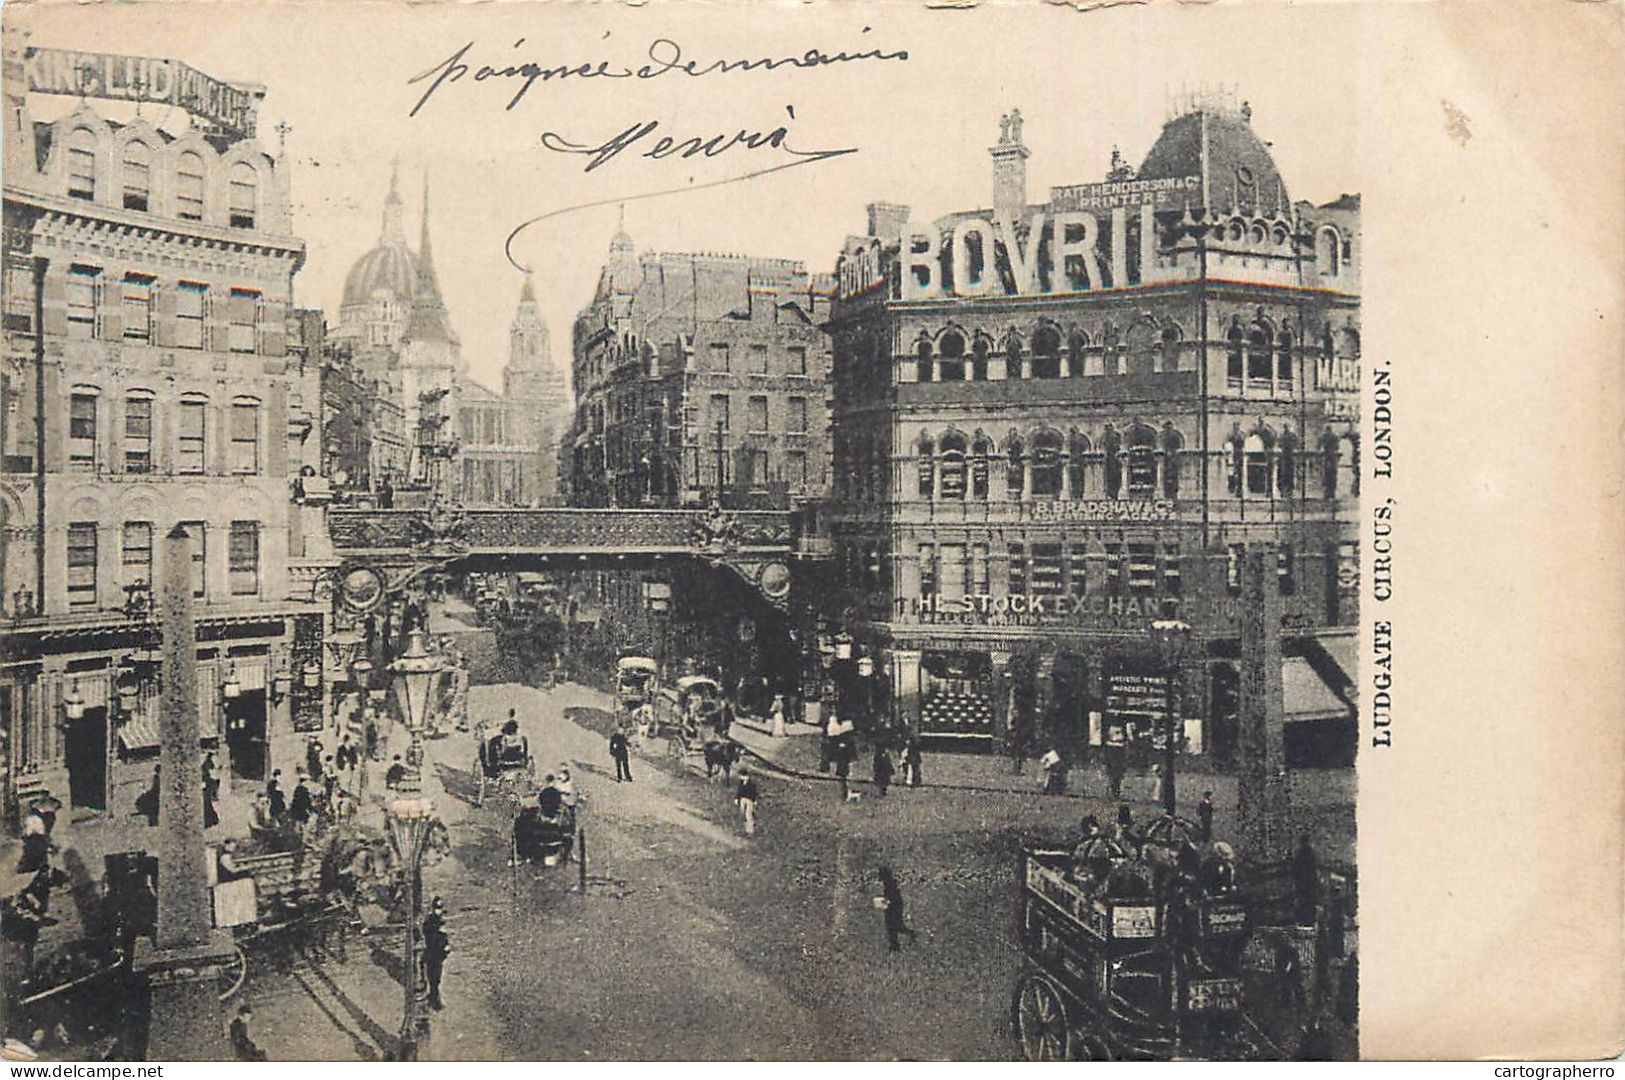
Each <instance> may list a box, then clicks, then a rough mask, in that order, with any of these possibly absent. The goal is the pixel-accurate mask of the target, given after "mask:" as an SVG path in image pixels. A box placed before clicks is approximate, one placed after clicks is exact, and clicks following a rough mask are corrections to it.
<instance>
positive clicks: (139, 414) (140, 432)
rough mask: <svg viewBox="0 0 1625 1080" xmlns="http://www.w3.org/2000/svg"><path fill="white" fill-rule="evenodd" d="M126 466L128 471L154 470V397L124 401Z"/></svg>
mask: <svg viewBox="0 0 1625 1080" xmlns="http://www.w3.org/2000/svg"><path fill="white" fill-rule="evenodd" d="M124 468H125V470H126V471H127V472H136V473H144V472H150V471H151V470H152V399H151V398H140V397H132V398H126V399H125V401H124Z"/></svg>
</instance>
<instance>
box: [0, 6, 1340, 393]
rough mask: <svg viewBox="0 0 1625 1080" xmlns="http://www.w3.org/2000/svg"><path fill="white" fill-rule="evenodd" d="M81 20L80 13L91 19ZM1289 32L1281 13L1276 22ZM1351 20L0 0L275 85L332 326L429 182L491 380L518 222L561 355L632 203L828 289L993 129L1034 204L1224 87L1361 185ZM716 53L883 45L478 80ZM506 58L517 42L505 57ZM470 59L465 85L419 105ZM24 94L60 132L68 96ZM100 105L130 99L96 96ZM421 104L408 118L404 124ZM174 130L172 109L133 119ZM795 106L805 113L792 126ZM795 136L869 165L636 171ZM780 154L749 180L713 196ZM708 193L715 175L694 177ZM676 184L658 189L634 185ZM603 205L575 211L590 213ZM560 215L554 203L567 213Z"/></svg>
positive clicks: (516, 278)
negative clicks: (872, 236) (838, 267)
mask: <svg viewBox="0 0 1625 1080" xmlns="http://www.w3.org/2000/svg"><path fill="white" fill-rule="evenodd" d="M91 12H94V15H93V17H92V16H91V14H90V13H91ZM1283 15H1290V17H1283ZM1347 16H1348V12H1347V10H1346V7H1345V6H1344V5H1335V4H1332V5H1319V6H1314V5H1311V6H1309V7H1297V8H1291V9H1284V10H1283V9H1273V8H1266V9H1264V10H1259V9H1258V8H1257V7H1253V6H1249V7H1247V8H1234V7H1223V6H1214V7H1211V8H1196V7H1192V6H1189V5H1173V6H1171V8H1167V9H1159V8H1156V7H1150V8H1147V7H1133V8H1112V9H1103V10H1096V11H1092V12H1086V13H1085V12H1079V11H1076V10H1073V9H1071V8H1066V7H1059V6H1038V5H1030V6H1027V5H1005V6H984V7H981V8H976V9H971V10H926V9H924V8H918V7H913V6H910V5H905V4H901V3H888V4H883V5H874V4H863V3H858V2H833V0H831V2H825V3H818V4H802V5H788V4H773V3H757V4H752V5H749V6H745V5H739V4H733V3H707V4H703V5H701V4H698V3H677V2H671V0H668V2H658V0H657V2H654V3H650V4H647V5H645V6H641V7H630V6H622V5H605V6H595V5H585V4H569V5H560V4H541V3H537V4H530V3H519V2H509V3H489V4H443V5H434V4H419V5H413V6H410V7H407V6H404V5H398V4H385V3H372V2H367V0H359V2H349V3H345V4H343V5H342V6H341V5H339V4H336V3H317V2H308V3H298V2H289V3H283V4H276V5H265V4H256V3H250V2H235V3H231V4H219V3H204V4H197V3H189V2H187V0H169V2H167V3H163V4H159V3H131V4H121V5H95V6H94V7H84V6H80V5H74V4H44V5H39V6H35V7H32V8H29V9H25V10H22V11H19V10H18V9H17V8H16V7H14V6H13V5H7V6H6V9H5V11H4V15H3V17H4V19H5V22H6V31H7V32H8V33H12V32H15V31H16V30H17V29H18V28H19V27H23V28H26V29H28V31H29V32H30V42H31V43H32V44H34V45H38V46H55V47H60V48H75V49H83V50H87V51H93V52H114V53H120V54H127V55H140V56H155V57H166V58H174V59H178V60H181V61H184V62H185V63H187V64H190V65H191V66H192V67H195V68H198V69H199V70H201V71H203V72H205V73H207V74H209V75H212V76H216V77H219V78H223V79H232V80H241V81H253V82H259V83H262V84H264V85H265V86H266V88H267V93H266V97H265V101H264V103H263V105H262V107H261V110H260V132H261V141H262V142H264V143H266V144H267V145H268V146H270V147H272V148H274V146H275V144H276V140H277V135H276V133H275V128H276V127H277V125H279V124H281V123H284V122H285V123H286V124H287V125H288V127H289V131H288V134H287V152H288V155H289V156H290V158H291V159H292V161H293V173H292V190H293V199H294V223H295V231H296V233H297V234H298V235H299V236H301V237H302V238H303V239H304V240H305V242H306V246H307V253H308V254H307V260H306V263H305V266H304V268H303V270H302V271H301V272H300V273H299V275H298V277H297V278H296V279H295V296H296V300H297V302H298V303H299V304H300V305H302V306H309V307H320V308H324V309H326V310H327V312H328V321H329V323H330V324H331V323H333V322H334V321H335V320H336V316H337V307H338V301H339V298H340V295H341V293H342V289H343V283H344V277H345V274H346V273H347V272H348V270H349V267H350V266H351V264H352V263H354V262H355V260H356V259H357V258H359V257H360V256H361V255H362V254H364V253H365V252H366V251H367V250H368V249H370V248H371V247H372V246H373V245H374V244H375V243H376V242H377V237H378V233H379V228H380V221H381V215H382V210H383V199H384V195H385V192H386V191H387V189H388V184H389V175H390V170H391V165H392V163H393V162H395V161H399V163H400V167H401V172H402V194H403V197H404V199H405V202H406V205H407V215H406V217H407V232H408V236H409V238H410V241H411V243H412V245H413V246H414V247H416V246H417V236H418V228H419V220H418V219H419V207H420V206H421V202H422V190H423V183H424V175H425V172H426V173H427V176H428V179H429V184H430V186H431V191H432V239H433V244H434V253H435V262H436V266H437V268H438V270H439V275H440V281H441V285H442V290H443V292H444V295H445V299H446V303H447V306H448V308H449V309H450V312H451V317H452V322H453V325H454V326H455V328H456V329H457V331H458V332H459V334H460V336H461V338H462V342H463V356H464V359H465V361H466V362H467V363H468V365H469V369H470V372H471V374H472V375H473V376H474V377H475V378H477V379H479V380H481V381H483V382H486V383H487V384H490V385H500V372H501V368H502V364H503V363H504V361H505V359H506V355H507V336H508V325H509V323H510V321H511V320H512V318H513V314H514V309H515V305H516V304H517V302H518V297H519V292H520V288H521V284H522V278H521V274H520V272H519V271H518V270H517V269H515V267H514V266H513V265H511V264H510V262H509V260H508V258H507V257H506V255H505V254H504V243H505V241H506V239H507V237H508V235H509V233H510V232H511V231H512V230H513V229H514V227H515V226H517V225H519V224H520V223H521V222H524V221H526V220H529V219H531V218H536V217H539V216H543V215H555V216H551V217H548V218H547V219H546V220H544V221H541V222H539V223H537V224H536V225H533V226H531V227H529V228H528V229H526V230H525V231H524V232H523V233H521V234H520V236H519V238H518V239H517V240H516V241H515V243H514V251H513V253H514V256H515V258H516V260H517V261H518V262H520V263H521V264H523V265H526V266H528V267H530V268H531V269H532V270H533V271H534V273H535V282H536V290H537V293H538V296H539V298H540V301H541V304H542V308H543V314H544V316H545V317H546V319H547V321H548V324H549V327H550V329H551V331H552V338H553V359H554V362H555V363H557V364H559V365H560V366H561V367H563V368H564V369H565V370H568V364H569V342H570V326H571V322H572V320H573V318H574V316H575V314H576V312H577V311H579V310H580V309H581V308H582V307H583V306H584V305H585V304H586V303H587V302H588V301H589V300H590V299H591V295H592V290H593V287H594V285H595V284H596V281H597V278H598V271H599V268H600V267H601V265H602V263H603V258H604V254H605V251H606V250H607V247H608V244H609V240H610V237H611V235H612V234H613V232H614V230H615V227H616V215H617V205H618V204H619V203H620V202H621V201H622V200H625V224H626V229H627V231H628V232H629V233H630V234H631V236H632V238H633V241H634V242H635V244H636V245H637V248H638V250H639V251H640V252H642V251H650V250H663V251H714V252H737V253H748V254H751V255H760V256H771V257H778V258H792V259H799V260H802V261H804V262H805V263H806V264H807V266H808V268H809V269H811V270H819V271H829V270H833V268H834V261H835V256H836V254H837V252H838V251H839V249H840V247H841V244H842V242H843V241H844V239H845V237H846V236H848V235H849V234H857V233H861V232H863V231H864V230H865V213H864V207H865V205H866V204H868V203H870V202H877V201H891V202H900V203H904V204H907V205H909V206H911V207H912V208H913V215H912V216H913V218H914V219H915V220H917V221H925V220H930V219H932V218H935V217H937V216H939V215H941V214H943V213H946V212H948V211H952V210H962V209H969V208H975V207H979V206H985V205H987V204H988V202H989V197H990V188H991V166H990V161H989V158H988V154H987V150H988V147H990V146H992V145H993V143H994V142H995V141H997V138H998V132H999V118H1000V116H1001V115H1002V114H1003V113H1005V112H1007V111H1008V110H1009V109H1010V108H1012V107H1019V108H1020V110H1021V112H1022V115H1023V117H1024V118H1025V139H1026V143H1027V145H1028V147H1029V148H1030V149H1031V151H1032V156H1031V158H1030V160H1029V161H1028V196H1029V200H1030V201H1039V200H1041V199H1042V198H1043V197H1044V195H1045V193H1046V192H1047V190H1048V188H1049V187H1050V186H1052V185H1056V184H1067V183H1082V182H1088V181H1095V180H1100V179H1102V178H1103V176H1104V173H1105V171H1106V167H1107V164H1108V161H1109V158H1110V154H1111V150H1112V147H1113V146H1114V145H1115V146H1120V147H1121V148H1122V150H1123V153H1124V155H1125V157H1126V158H1127V159H1128V160H1129V162H1130V163H1131V164H1136V165H1137V164H1138V163H1139V161H1140V159H1141V158H1142V157H1143V156H1144V154H1145V152H1146V151H1147V150H1149V149H1150V147H1151V145H1152V143H1153V142H1154V141H1155V139H1156V137H1157V134H1158V132H1159V131H1160V130H1161V125H1162V124H1163V122H1164V121H1165V120H1167V119H1168V118H1169V108H1170V103H1171V102H1172V101H1173V100H1174V99H1175V98H1176V97H1177V96H1178V94H1179V93H1180V92H1181V90H1182V88H1189V89H1194V88H1196V87H1197V86H1199V85H1204V84H1205V85H1210V86H1218V85H1223V86H1226V87H1234V88H1235V90H1236V92H1237V93H1238V94H1239V96H1240V97H1241V98H1242V99H1245V100H1247V101H1248V102H1249V103H1250V104H1251V106H1252V109H1253V126H1254V128H1255V130H1257V131H1258V133H1259V134H1260V136H1261V137H1262V138H1263V139H1265V140H1266V141H1268V142H1270V143H1271V144H1272V152H1273V153H1274V155H1275V158H1276V163H1277V166H1278V167H1279V169H1280V171H1281V173H1282V174H1283V176H1284V177H1285V178H1286V183H1287V187H1288V191H1289V193H1290V194H1291V196H1292V197H1293V198H1294V199H1303V198H1307V199H1310V200H1312V201H1314V202H1325V201H1328V200H1330V199H1334V198H1336V197H1337V196H1338V195H1340V194H1342V193H1344V192H1355V191H1359V190H1360V178H1359V177H1358V176H1356V175H1354V174H1353V170H1354V168H1355V163H1356V162H1357V161H1358V160H1359V158H1360V155H1359V153H1358V145H1357V144H1358V139H1359V126H1360V125H1359V116H1358V115H1357V114H1358V103H1359V101H1360V98H1361V93H1360V85H1359V69H1360V65H1359V55H1360V35H1359V26H1358V21H1357V20H1353V19H1350V18H1348V17H1347ZM658 42H669V43H675V45H672V44H653V47H654V48H655V50H656V55H669V52H667V53H665V54H662V53H661V52H660V50H670V49H672V48H673V47H675V48H677V49H680V51H681V55H682V58H683V59H684V60H685V61H686V60H690V59H692V60H698V61H700V62H701V64H702V66H703V65H708V64H710V63H711V62H712V61H713V60H720V59H744V58H750V59H755V58H760V57H781V56H792V55H795V56H800V55H803V54H804V53H805V52H806V51H807V50H808V49H815V48H816V49H819V50H821V51H822V52H824V53H826V54H834V53H838V52H841V51H843V50H844V51H846V52H848V53H862V52H865V51H868V50H873V49H878V50H881V51H882V52H885V53H894V52H897V51H906V52H907V54H908V56H907V59H906V60H903V59H895V60H855V61H850V62H845V63H839V64H830V65H825V66H820V67H817V68H811V69H803V68H797V67H792V66H781V67H779V68H778V69H776V70H773V71H765V70H758V71H749V72H729V73H713V74H710V75H706V76H704V77H698V78H696V77H692V76H689V75H686V74H683V73H681V72H667V73H666V74H664V75H661V76H659V77H656V78H649V79H637V78H631V79H610V78H596V79H583V78H580V77H574V78H566V79H550V80H539V81H536V82H534V83H533V84H532V85H531V87H530V89H529V90H528V91H527V92H526V94H525V95H524V96H523V97H522V98H521V100H520V101H519V102H518V103H517V104H516V105H515V106H514V107H512V108H507V107H506V106H507V105H508V103H509V100H510V98H511V97H512V95H513V93H514V91H516V90H517V89H518V85H517V80H514V79H508V78H491V79H487V80H484V81H476V78H475V75H476V74H477V72H478V69H479V67H480V65H482V64H486V63H489V64H491V65H493V66H503V65H508V64H511V63H513V62H515V61H519V62H523V61H533V62H536V63H538V64H541V65H542V66H545V67H553V66H555V65H563V64H569V65H579V64H584V63H590V64H593V65H596V64H598V63H599V62H600V61H607V62H608V67H609V69H611V70H615V69H627V68H631V69H636V68H637V67H639V66H640V65H648V64H650V59H649V55H650V53H649V50H650V49H651V46H652V43H658ZM516 43H520V44H518V46H517V47H515V45H516ZM464 46H467V52H466V53H464V54H463V62H464V63H466V64H467V65H468V71H467V73H466V74H464V75H463V76H462V77H461V78H459V79H457V80H455V81H451V80H447V81H443V82H441V83H440V85H439V86H438V87H437V88H435V89H434V90H433V92H432V93H430V94H429V97H428V99H427V100H426V101H422V102H421V104H420V99H421V98H422V97H423V95H424V93H425V91H427V90H428V89H429V87H430V85H431V81H432V75H431V77H430V78H429V79H424V80H421V81H419V82H417V83H413V82H412V81H411V80H412V79H413V78H414V77H415V76H419V75H421V74H423V73H425V72H435V71H436V70H437V69H441V68H442V66H443V65H445V64H447V63H448V62H449V61H450V60H451V58H452V57H453V55H454V54H456V53H457V52H458V51H459V50H461V49H463V48H464ZM75 103H76V102H75V100H74V99H71V98H62V97H58V98H47V97H40V96H36V97H34V98H33V99H32V100H31V106H32V107H33V108H34V109H35V110H36V116H37V117H38V118H42V119H49V118H50V117H51V116H53V115H55V114H56V113H59V112H62V111H66V110H67V109H69V108H71V107H72V106H73V105H74V104H75ZM96 107H97V108H98V110H100V111H102V112H103V114H104V115H109V116H115V117H116V116H117V115H118V114H119V110H121V109H128V108H129V106H125V105H122V104H119V103H105V102H104V103H98V104H97V106H96ZM414 107H417V113H416V115H415V116H414V115H411V113H412V111H413V109H414ZM144 110H145V115H146V116H147V117H148V118H149V119H155V120H157V121H158V122H159V123H160V124H161V125H163V126H168V127H171V128H173V127H175V126H177V125H182V124H184V123H185V120H184V118H183V117H181V116H179V115H174V116H170V117H169V118H168V119H167V120H166V119H165V118H164V117H163V116H162V115H161V114H162V110H161V109H159V108H158V107H155V106H145V107H144ZM792 116H793V118H792ZM650 121H654V122H657V123H658V128H657V129H655V130H653V131H651V132H650V133H649V134H648V135H646V136H645V137H644V138H643V140H642V141H641V142H638V143H636V144H635V145H634V147H632V148H629V149H627V150H625V151H623V152H622V153H620V154H618V155H615V156H613V157H611V158H610V159H608V160H606V161H604V162H602V163H601V164H599V165H598V166H597V167H596V168H593V169H592V170H590V171H588V170H587V169H586V168H585V166H586V165H587V164H588V163H589V160H590V159H589V157H588V156H587V155H582V154H573V153H559V152H555V151H553V150H549V149H547V148H546V145H544V135H546V134H547V133H553V135H554V136H556V138H555V139H554V140H553V144H554V145H559V140H563V141H566V142H569V143H575V144H579V145H584V146H594V147H596V146H599V145H601V144H603V143H604V142H606V141H608V140H609V139H611V138H612V137H614V136H615V135H617V134H619V133H620V132H622V131H624V130H626V129H627V128H629V127H634V126H637V125H641V124H644V123H647V122H650ZM780 125H783V126H784V127H785V128H786V129H787V133H786V134H785V135H784V137H783V142H784V144H785V145H786V146H788V147H791V148H793V149H795V150H799V151H802V152H803V154H805V153H807V152H810V151H819V150H837V149H848V148H851V149H854V150H855V151H856V152H855V153H851V154H845V155H841V156H838V157H831V158H827V159H824V160H816V161H808V160H807V159H805V158H797V157H794V156H791V155H789V154H786V153H784V152H783V151H782V150H781V149H777V148H775V147H772V146H763V147H759V148H758V149H755V150H751V149H748V148H745V147H735V148H734V149H731V150H728V151H726V152H724V153H721V154H719V155H717V156H716V157H714V158H704V157H695V158H692V159H687V160H685V159H683V158H681V157H678V156H675V155H671V156H667V157H665V158H663V159H659V160H652V159H649V158H645V157H641V156H638V155H639V154H640V153H641V151H642V150H643V149H645V148H648V147H653V146H654V145H656V142H657V140H658V139H659V138H660V137H662V136H665V135H670V136H671V137H673V138H674V139H678V140H680V139H683V138H687V137H689V136H691V135H693V136H700V137H702V138H707V139H708V138H710V137H711V136H713V135H719V134H720V135H725V136H731V135H732V134H733V133H734V132H738V131H740V130H745V131H750V132H755V131H760V132H764V133H768V132H772V131H773V130H774V129H775V128H777V127H779V126H780ZM795 161H805V162H806V163H804V164H799V165H796V166H795V167H792V168H787V169H783V170H780V171H777V172H772V173H769V174H766V175H761V176H757V177H755V178H753V179H749V180H744V181H740V182H734V183H719V182H721V181H727V180H730V179H732V178H735V177H739V176H741V175H743V174H746V173H751V172H756V171H760V170H764V169H769V168H772V167H774V166H779V165H784V164H787V163H790V162H795ZM705 185H716V186H709V187H707V186H705ZM671 189H677V193H675V194H670V195H664V196H661V197H657V198H637V196H640V195H646V194H648V193H650V192H659V191H666V190H671ZM593 203H598V204H601V205H598V206H595V207H591V208H588V209H578V210H572V209H571V208H573V207H579V206H582V205H583V204H593ZM560 211H566V212H564V213H559V212H560Z"/></svg>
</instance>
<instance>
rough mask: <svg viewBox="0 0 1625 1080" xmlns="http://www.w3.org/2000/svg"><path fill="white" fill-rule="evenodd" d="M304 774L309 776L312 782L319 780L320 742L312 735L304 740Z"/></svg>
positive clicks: (320, 773) (318, 781) (320, 770)
mask: <svg viewBox="0 0 1625 1080" xmlns="http://www.w3.org/2000/svg"><path fill="white" fill-rule="evenodd" d="M305 775H307V776H309V777H310V780H311V783H313V784H314V783H320V782H321V779H322V742H321V740H320V739H318V738H316V737H315V736H314V735H312V736H311V737H310V738H309V739H308V740H306V742H305Z"/></svg>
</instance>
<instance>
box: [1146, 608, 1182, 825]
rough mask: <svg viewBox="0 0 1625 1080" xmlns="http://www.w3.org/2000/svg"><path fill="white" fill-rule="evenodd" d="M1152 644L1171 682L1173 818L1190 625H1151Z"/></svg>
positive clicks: (1165, 783) (1165, 789)
mask: <svg viewBox="0 0 1625 1080" xmlns="http://www.w3.org/2000/svg"><path fill="white" fill-rule="evenodd" d="M1151 640H1152V642H1153V643H1155V644H1156V646H1157V653H1158V654H1159V655H1160V656H1161V657H1162V665H1163V670H1164V671H1166V672H1167V679H1168V713H1167V716H1166V717H1165V718H1164V720H1165V722H1166V724H1167V726H1168V732H1167V736H1166V738H1165V739H1164V740H1163V767H1162V771H1163V777H1162V808H1163V810H1164V811H1166V812H1167V814H1168V816H1170V817H1172V816H1173V813H1174V805H1175V804H1174V763H1175V760H1176V758H1175V753H1176V749H1177V747H1178V745H1179V742H1178V736H1177V734H1176V733H1177V732H1178V731H1179V728H1180V721H1179V665H1180V663H1181V661H1183V660H1184V658H1185V654H1186V652H1187V651H1188V650H1189V648H1190V642H1191V627H1190V623H1186V622H1181V621H1180V620H1178V619H1158V620H1156V621H1155V622H1153V623H1152V624H1151Z"/></svg>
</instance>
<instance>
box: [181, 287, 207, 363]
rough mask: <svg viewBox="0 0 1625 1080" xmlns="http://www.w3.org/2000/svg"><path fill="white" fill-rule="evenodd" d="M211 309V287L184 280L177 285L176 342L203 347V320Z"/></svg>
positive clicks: (189, 347)
mask: <svg viewBox="0 0 1625 1080" xmlns="http://www.w3.org/2000/svg"><path fill="white" fill-rule="evenodd" d="M208 310H209V287H208V286H207V285H200V284H198V283H197V282H194V281H183V282H181V283H180V284H179V285H177V286H176V287H175V344H176V345H177V346H179V347H180V348H183V349H201V348H203V339H204V335H203V322H204V319H205V317H206V316H207V314H208Z"/></svg>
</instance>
